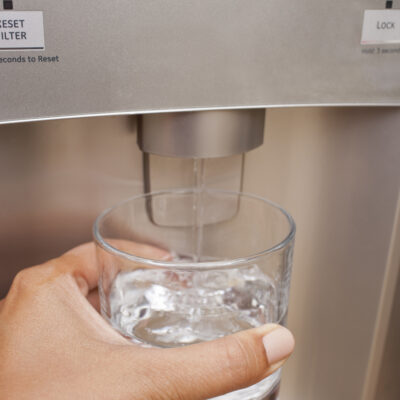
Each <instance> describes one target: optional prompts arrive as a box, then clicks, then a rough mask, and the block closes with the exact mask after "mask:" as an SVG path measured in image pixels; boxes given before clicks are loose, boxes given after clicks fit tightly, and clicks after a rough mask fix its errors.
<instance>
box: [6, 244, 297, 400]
mask: <svg viewBox="0 0 400 400" xmlns="http://www.w3.org/2000/svg"><path fill="white" fill-rule="evenodd" d="M132 245H134V246H137V248H136V254H139V253H140V254H141V255H142V256H144V257H150V258H165V256H166V255H167V254H166V253H165V252H164V251H163V250H160V249H156V248H153V247H150V246H146V245H139V244H132ZM97 281H98V272H97V268H96V260H95V247H94V245H93V244H92V243H90V244H85V245H82V246H79V247H77V248H75V249H73V250H71V251H69V252H67V253H65V254H64V255H62V256H61V257H59V258H56V259H53V260H50V261H48V262H46V263H44V264H42V265H39V266H36V267H32V268H28V269H25V270H23V271H21V272H20V273H18V275H17V276H16V277H15V279H14V282H13V284H12V287H11V289H10V291H9V293H8V295H7V297H6V298H5V299H4V300H3V301H1V302H0V359H1V363H0V398H1V399H7V400H14V399H18V400H25V399H29V400H31V399H41V400H46V399H51V400H59V399H93V400H100V399H118V400H133V399H134V400H175V399H180V400H200V399H208V398H212V397H215V396H218V395H221V394H224V393H227V392H231V391H234V390H237V389H240V388H243V387H246V386H250V385H252V384H254V383H256V382H258V381H260V380H261V379H263V378H265V377H266V376H268V375H270V374H271V373H273V372H274V371H276V370H277V369H278V368H280V367H281V366H282V364H283V363H284V361H285V360H286V359H287V357H289V355H290V354H291V352H292V351H293V347H294V339H293V336H292V335H291V333H290V332H289V331H288V330H287V329H285V328H283V327H280V326H278V325H274V324H269V325H265V326H262V327H259V328H255V329H250V330H247V331H242V332H239V333H236V334H234V335H230V336H226V337H224V338H221V339H217V340H214V341H211V342H204V343H199V344H195V345H190V346H186V347H181V348H174V349H155V348H142V347H139V346H137V345H133V344H132V343H130V342H129V341H128V340H127V339H125V338H124V337H122V336H121V335H120V334H119V333H117V332H116V331H114V330H113V328H112V327H111V326H110V325H109V324H108V323H107V322H106V321H105V320H104V319H103V318H102V317H101V316H100V315H99V313H98V312H97V311H96V308H98V294H97Z"/></svg>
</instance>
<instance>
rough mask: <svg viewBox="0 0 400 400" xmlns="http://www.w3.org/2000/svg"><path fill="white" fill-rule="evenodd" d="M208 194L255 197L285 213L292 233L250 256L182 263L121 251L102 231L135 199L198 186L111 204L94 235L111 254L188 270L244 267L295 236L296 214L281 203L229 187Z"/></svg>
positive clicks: (177, 191)
mask: <svg viewBox="0 0 400 400" xmlns="http://www.w3.org/2000/svg"><path fill="white" fill-rule="evenodd" d="M204 191H205V192H206V193H214V194H215V193H216V194H226V195H239V196H240V197H247V198H251V199H255V200H258V201H261V202H263V203H265V204H267V205H269V206H272V207H273V208H275V209H277V210H279V211H280V212H281V214H282V215H283V216H284V217H285V218H286V220H287V221H288V222H289V228H290V229H289V233H288V234H287V235H286V236H285V237H284V239H283V240H281V241H280V242H279V243H277V244H275V245H274V246H272V247H270V248H268V249H265V250H262V251H260V252H257V253H253V254H250V255H247V256H243V257H237V258H232V259H227V260H222V261H199V262H195V261H192V262H179V263H177V262H176V261H162V260H155V259H151V258H144V257H139V256H135V255H133V254H130V253H128V252H126V251H123V250H119V249H117V248H116V247H114V246H112V245H111V244H110V243H108V242H107V240H106V239H104V238H103V236H102V234H101V233H100V223H101V222H102V220H103V219H104V218H105V217H106V216H107V215H109V214H110V213H111V212H112V211H114V210H116V209H117V208H119V207H121V206H123V205H125V204H126V203H129V202H131V201H134V200H138V199H143V198H146V197H150V196H159V195H163V194H188V193H195V192H196V189H195V188H189V189H167V190H159V191H155V192H149V193H143V194H139V195H135V196H132V197H129V198H128V199H125V200H123V201H121V202H119V203H117V204H115V205H114V206H112V207H109V208H107V209H105V210H104V211H103V212H102V213H101V214H100V215H99V216H98V217H97V218H96V220H95V222H94V224H93V238H94V241H95V243H96V244H97V245H98V246H100V247H101V248H102V249H103V250H105V251H107V252H108V253H111V254H113V255H115V256H118V257H122V258H125V259H127V260H129V261H133V262H136V263H138V264H143V265H147V266H151V267H157V268H165V269H175V270H177V269H178V270H179V269H181V270H188V269H210V270H211V269H229V268H232V267H235V266H242V265H245V264H249V263H251V262H254V261H256V260H258V259H260V258H262V257H264V256H266V255H268V254H271V253H275V252H276V251H278V250H281V249H282V248H284V247H285V246H286V245H287V244H288V243H289V242H291V241H292V240H293V238H294V236H295V233H296V224H295V222H294V219H293V217H292V216H291V215H290V214H289V213H288V212H287V211H286V210H285V209H284V208H282V207H281V206H279V205H278V204H276V203H274V202H272V201H270V200H268V199H266V198H264V197H261V196H258V195H255V194H251V193H246V192H235V191H228V190H219V189H204Z"/></svg>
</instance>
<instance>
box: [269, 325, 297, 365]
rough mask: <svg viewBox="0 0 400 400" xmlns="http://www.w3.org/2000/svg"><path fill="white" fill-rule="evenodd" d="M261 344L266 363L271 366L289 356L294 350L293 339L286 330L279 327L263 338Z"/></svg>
mask: <svg viewBox="0 0 400 400" xmlns="http://www.w3.org/2000/svg"><path fill="white" fill-rule="evenodd" d="M263 344H264V347H265V352H266V353H267V358H268V363H269V364H270V365H272V364H275V363H277V362H279V361H282V360H284V359H285V358H287V357H289V356H290V354H291V353H292V351H293V349H294V337H293V335H292V333H291V332H290V331H289V330H288V329H286V328H284V327H282V326H279V327H278V328H276V329H274V330H273V331H272V332H270V333H268V334H267V335H265V336H264V337H263Z"/></svg>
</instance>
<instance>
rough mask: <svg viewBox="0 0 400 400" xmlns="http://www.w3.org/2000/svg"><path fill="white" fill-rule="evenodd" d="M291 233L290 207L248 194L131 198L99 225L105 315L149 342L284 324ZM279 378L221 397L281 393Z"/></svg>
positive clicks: (169, 343)
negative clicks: (269, 324)
mask: <svg viewBox="0 0 400 400" xmlns="http://www.w3.org/2000/svg"><path fill="white" fill-rule="evenodd" d="M294 237H295V224H294V221H293V219H292V217H291V216H290V215H289V214H288V213H287V212H286V211H285V210H283V209H282V208H281V207H279V206H277V205H275V204H273V203H271V202H270V201H268V200H265V199H263V198H261V197H258V196H254V195H250V194H244V193H236V192H224V191H217V190H197V189H193V190H192V189H188V190H172V191H171V190H170V191H163V192H157V193H150V194H146V195H140V196H136V197H133V198H131V199H129V200H127V201H124V202H123V203H121V204H118V205H117V206H115V207H113V208H110V209H108V210H106V211H105V212H103V213H102V214H101V215H100V216H99V217H98V219H97V220H96V222H95V225H94V238H95V241H96V244H97V258H98V264H99V268H100V282H99V292H100V301H101V312H102V315H103V316H104V318H106V319H107V320H108V321H109V322H110V323H111V325H112V326H113V327H114V328H115V329H117V330H118V331H119V332H120V333H121V334H122V335H124V336H125V337H127V338H129V339H130V340H131V341H132V342H134V343H137V344H139V345H142V346H148V347H154V346H155V347H177V346H183V345H187V344H192V343H196V342H200V341H207V340H212V339H215V338H218V337H221V336H225V335H229V334H231V333H234V332H237V331H240V330H243V329H247V328H252V327H257V326H260V325H262V324H265V323H268V322H274V323H279V324H285V320H286V315H287V308H288V296H289V285H290V275H291V268H292V254H293V243H294ZM149 246H152V247H154V248H156V249H163V250H164V251H163V252H160V251H157V250H156V249H155V251H152V250H151V247H149ZM160 254H163V255H164V257H162V259H160V257H159V256H160ZM279 379H280V371H278V372H276V373H275V374H273V375H272V376H270V377H268V378H267V379H265V380H264V381H262V382H260V383H258V384H257V385H254V386H251V387H249V388H246V389H242V390H240V391H237V392H234V393H230V394H227V395H224V396H222V397H219V399H241V400H243V399H248V400H249V399H252V400H255V399H275V398H276V396H277V394H276V393H277V388H278V385H279Z"/></svg>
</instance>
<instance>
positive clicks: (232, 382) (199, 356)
mask: <svg viewBox="0 0 400 400" xmlns="http://www.w3.org/2000/svg"><path fill="white" fill-rule="evenodd" d="M293 349H294V338H293V335H292V334H291V333H290V331H289V330H288V329H286V328H284V327H282V326H280V325H275V324H268V325H264V326H261V327H259V328H254V329H249V330H246V331H241V332H238V333H236V334H234V335H230V336H226V337H223V338H221V339H217V340H214V341H210V342H203V343H199V344H195V345H192V346H186V347H181V348H174V349H168V350H160V353H161V354H162V356H161V357H160V358H161V360H162V361H165V362H166V367H168V370H169V371H171V374H170V376H169V383H170V384H171V386H172V387H173V388H175V390H176V391H177V392H178V393H177V395H178V397H177V398H180V399H190V400H195V399H207V398H211V397H215V396H219V395H221V394H224V393H229V392H232V391H235V390H238V389H241V388H244V387H247V386H251V385H253V384H255V383H257V382H259V381H260V380H262V379H264V378H266V377H267V376H268V375H270V374H272V373H273V372H275V371H276V370H277V369H279V368H280V367H281V366H282V365H283V363H284V362H285V361H286V359H287V358H288V357H289V356H290V354H291V353H292V351H293ZM161 363H162V364H163V362H161Z"/></svg>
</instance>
